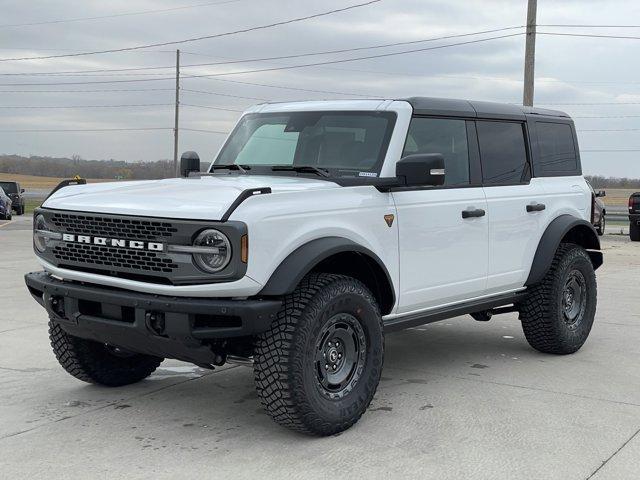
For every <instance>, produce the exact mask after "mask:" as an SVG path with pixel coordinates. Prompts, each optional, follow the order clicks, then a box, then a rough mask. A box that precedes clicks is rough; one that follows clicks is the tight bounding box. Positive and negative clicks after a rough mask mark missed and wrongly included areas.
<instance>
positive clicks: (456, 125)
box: [393, 117, 488, 313]
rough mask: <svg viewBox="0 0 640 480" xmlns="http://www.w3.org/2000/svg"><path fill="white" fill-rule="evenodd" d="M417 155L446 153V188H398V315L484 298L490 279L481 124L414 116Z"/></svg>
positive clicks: (410, 147)
mask: <svg viewBox="0 0 640 480" xmlns="http://www.w3.org/2000/svg"><path fill="white" fill-rule="evenodd" d="M415 153H440V154H442V155H443V157H444V159H445V185H444V186H443V187H430V188H420V189H411V190H405V191H396V192H394V193H393V198H394V201H395V203H396V208H397V215H398V228H399V250H400V252H399V257H400V298H399V302H398V311H397V313H406V312H411V311H417V310H424V309H429V308H433V307H438V306H443V305H447V304H452V303H458V302H461V301H464V300H468V299H471V298H474V297H478V296H482V295H483V294H484V292H485V289H486V281H487V261H488V258H487V250H488V245H487V242H488V217H487V215H486V210H487V202H486V199H485V194H484V190H483V188H482V187H481V186H480V184H479V166H477V158H478V154H477V141H476V138H475V128H474V127H473V122H469V121H465V120H461V119H445V118H434V117H415V118H413V120H412V122H411V125H410V127H409V133H408V136H407V142H406V145H405V151H404V155H410V154H415ZM404 155H403V156H404ZM470 159H471V160H470ZM463 212H464V213H463Z"/></svg>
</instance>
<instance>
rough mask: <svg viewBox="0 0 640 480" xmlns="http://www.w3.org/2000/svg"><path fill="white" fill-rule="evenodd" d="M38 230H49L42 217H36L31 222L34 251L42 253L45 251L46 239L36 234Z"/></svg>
mask: <svg viewBox="0 0 640 480" xmlns="http://www.w3.org/2000/svg"><path fill="white" fill-rule="evenodd" d="M39 230H43V231H48V230H49V226H48V225H47V222H46V221H45V219H44V216H43V215H38V216H37V217H36V218H35V220H34V221H33V246H34V247H35V248H36V250H38V251H39V252H40V253H42V252H44V251H45V250H46V249H47V239H46V237H45V236H44V235H39V234H38V231H39Z"/></svg>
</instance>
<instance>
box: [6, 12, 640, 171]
mask: <svg viewBox="0 0 640 480" xmlns="http://www.w3.org/2000/svg"><path fill="white" fill-rule="evenodd" d="M189 3H199V2H197V1H192V2H189V0H181V1H178V0H176V1H168V0H167V1H162V2H158V1H151V0H149V1H141V0H129V1H126V2H125V1H111V2H80V1H70V0H66V1H65V0H57V1H51V2H38V4H37V5H34V3H33V2H26V3H25V2H13V1H8V0H5V1H4V2H2V12H3V15H2V19H1V20H0V23H2V24H12V23H25V22H30V21H41V20H51V19H59V18H75V17H84V16H99V15H109V14H117V13H122V12H129V11H140V10H148V9H158V8H172V7H175V6H182V5H188V4H189ZM350 3H351V2H350ZM353 3H357V2H355V1H354V2H353ZM345 4H346V2H340V1H337V0H331V1H324V2H300V1H295V0H243V1H240V2H236V3H230V4H226V5H218V6H209V7H201V8H194V9H185V10H177V11H172V12H165V13H157V14H152V15H141V16H131V17H118V18H111V19H102V20H95V21H86V22H74V23H68V24H51V25H41V26H34V27H19V28H0V46H1V48H0V57H13V56H32V55H42V54H47V53H58V52H61V53H63V52H73V51H83V50H100V49H109V48H119V47H123V46H129V45H136V44H143V43H152V42H159V41H171V40H176V39H180V38H186V37H195V36H198V35H207V34H212V33H217V32H223V31H228V30H232V29H236V28H244V27H249V26H254V25H260V24H264V23H268V22H272V21H278V20H282V19H286V18H290V17H294V16H303V15H307V14H309V13H315V12H319V11H323V10H328V9H330V8H340V7H343V6H344V5H345ZM538 8H539V15H538V22H539V23H540V24H557V23H582V24H629V23H633V19H640V4H638V3H637V2H631V1H624V0H617V1H608V2H603V1H598V2H596V1H577V0H576V1H554V2H551V1H548V0H541V1H540V5H539V7H538ZM525 14H526V1H524V0H482V1H480V0H471V1H468V0H464V1H463V0H458V1H437V0H385V1H383V2H381V3H379V4H375V5H372V6H370V7H365V8H361V9H356V10H353V11H349V12H345V13H341V14H337V15H335V16H328V17H324V18H319V19H315V20H311V21H308V22H304V23H298V24H292V25H288V26H283V27H277V28H274V29H270V30H262V31H256V32H252V33H248V34H242V35H237V36H233V37H227V38H220V39H214V40H207V41H203V42H196V43H192V44H185V45H182V46H180V48H181V50H182V51H183V55H182V62H183V64H188V63H204V62H214V61H216V60H224V59H229V58H232V59H243V58H255V57H268V56H277V55H288V54H297V53H303V52H312V51H322V50H331V49H341V48H350V47H360V46H367V45H375V44H381V43H392V42H402V41H410V40H418V39H424V38H429V37H437V36H443V35H450V34H457V33H465V32H471V31H478V30H485V29H492V28H500V27H505V26H516V25H522V24H523V23H524V21H525ZM540 30H541V31H566V30H563V29H561V28H559V27H540ZM581 31H586V32H595V33H617V31H616V30H615V29H612V30H603V29H598V30H588V29H582V30H581ZM632 32H633V33H637V32H638V30H632V29H628V30H625V31H624V34H633V33H632ZM507 33H508V32H507ZM455 41H456V40H450V41H442V42H436V43H434V44H433V45H437V44H442V43H453V42H455ZM419 46H421V45H417V46H415V47H419ZM424 46H427V44H424ZM537 47H538V48H537V54H538V55H537V66H536V78H537V84H536V103H538V104H541V105H542V104H556V103H597V102H601V103H603V102H640V80H637V78H638V76H639V75H638V73H639V70H640V67H638V65H637V62H632V61H631V60H632V59H634V58H637V57H638V49H640V41H634V40H607V39H585V38H567V37H551V36H539V38H538V45H537ZM409 48H411V47H394V48H389V49H381V50H367V51H362V52H355V53H345V54H335V55H327V56H318V57H311V58H301V59H290V60H279V61H269V62H253V63H244V64H234V65H226V66H217V67H215V66H211V67H198V68H185V69H183V73H184V74H187V75H188V74H194V75H195V74H218V73H223V72H231V71H238V70H251V69H260V68H266V67H274V66H283V65H296V64H300V63H307V62H313V61H321V60H329V59H337V58H350V57H355V56H364V55H367V54H371V53H382V52H390V51H401V50H405V49H409ZM523 53H524V38H523V37H521V36H520V37H513V38H505V39H500V40H494V41H491V42H486V43H478V44H473V45H462V46H458V47H452V48H447V49H441V50H433V51H426V52H418V53H412V54H407V55H399V56H395V57H386V58H380V59H370V60H361V61H357V62H350V63H341V64H335V65H326V66H321V67H320V66H319V67H308V68H302V69H293V70H282V71H274V72H262V73H253V74H242V75H233V76H224V77H218V78H215V79H204V78H185V79H184V81H183V88H185V89H192V90H208V91H214V92H219V93H224V94H227V95H238V96H249V97H259V98H265V99H269V100H301V99H317V98H346V96H342V95H331V94H322V93H311V92H302V91H296V90H286V89H278V88H268V87H260V86H252V85H244V84H239V83H234V82H231V81H230V80H232V81H242V82H251V83H261V84H273V85H284V86H290V87H296V88H303V89H310V90H327V91H336V92H347V93H358V94H367V95H371V96H388V97H402V96H407V95H428V96H439V97H457V98H473V99H480V100H495V101H504V102H519V101H521V96H522V80H521V79H522V62H523V60H522V57H523ZM174 55H175V53H174V51H173V48H170V47H167V48H155V49H152V51H135V52H128V53H120V54H105V55H96V56H90V57H77V58H61V59H52V60H37V61H35V60H34V61H25V62H5V63H0V73H16V72H37V71H64V70H82V69H99V68H128V67H138V66H158V65H172V64H173V62H174ZM123 73H124V72H123ZM145 73H158V74H159V75H160V76H163V75H165V74H167V75H171V74H172V72H171V70H166V71H165V70H162V71H159V72H156V71H153V72H145ZM148 78H151V77H150V76H149V75H138V74H136V75H134V74H129V75H126V76H125V75H121V74H119V75H115V74H110V75H105V76H81V77H80V76H76V77H62V76H58V77H36V76H31V77H27V76H24V77H22V76H21V77H12V76H0V83H3V84H4V83H18V84H21V85H23V86H20V85H18V86H11V87H10V86H0V105H2V106H11V105H13V106H20V105H25V106H26V105H40V106H56V105H103V104H104V105H108V104H130V103H132V104H147V103H172V102H173V92H172V91H171V89H172V88H173V81H172V80H171V79H167V80H160V81H148V82H147V81H145V82H134V83H113V84H94V85H57V86H44V85H43V86H40V87H37V86H24V84H26V83H50V82H85V81H86V82H92V81H106V80H130V79H148ZM625 82H626V83H625ZM125 89H126V90H128V89H136V90H147V89H149V90H148V91H135V92H133V91H131V92H122V91H121V92H94V93H77V92H73V91H69V90H125ZM9 90H55V91H56V92H54V93H8V91H9ZM65 90H67V91H69V92H66V93H65V92H64V91H65ZM2 92H7V93H2ZM182 101H183V102H184V103H189V104H195V105H204V106H220V107H223V108H229V109H243V108H245V107H247V106H248V105H250V104H251V103H255V101H254V100H249V99H241V98H233V97H224V96H215V95H205V94H198V93H191V92H183V98H182ZM551 108H557V109H561V110H565V111H567V112H568V113H570V114H572V115H573V116H576V117H585V116H617V115H631V116H632V115H639V118H608V119H599V118H598V119H591V118H576V125H577V127H578V129H580V130H593V129H622V128H640V105H601V106H589V105H564V106H554V107H551ZM237 117H238V114H237V113H233V112H225V111H217V110H209V109H203V108H194V107H187V106H185V107H184V108H183V109H182V111H181V126H183V127H187V128H195V129H205V130H216V131H227V130H229V129H230V128H232V126H233V124H234V122H235V120H236V119H237ZM172 125H173V109H172V107H171V106H155V107H140V108H95V109H60V110H58V109H2V108H0V130H2V129H74V128H117V127H123V128H136V127H166V128H170V127H172ZM223 139H224V136H223V135H219V134H213V133H199V132H188V131H184V132H182V134H181V142H180V143H181V150H187V149H189V150H191V149H193V150H197V151H198V152H199V153H200V154H201V157H202V158H203V159H211V158H212V157H213V155H215V152H216V151H217V149H218V148H219V145H220V143H221V142H222V140H223ZM172 141H173V140H172V132H171V131H170V130H166V131H148V132H141V131H133V132H105V133H11V134H9V133H0V152H2V153H18V154H37V155H53V156H70V155H72V154H74V153H76V154H80V155H82V156H83V157H85V158H103V159H107V158H115V159H122V160H130V161H138V160H155V159H160V158H169V157H171V154H172ZM580 143H581V147H582V149H583V150H592V149H605V150H610V149H640V132H633V131H628V132H582V133H580ZM639 153H640V152H637V153H636V152H630V153H589V152H585V153H584V154H583V163H584V169H585V172H587V173H599V174H605V175H616V176H635V177H640V162H638V161H637V157H638V154H639Z"/></svg>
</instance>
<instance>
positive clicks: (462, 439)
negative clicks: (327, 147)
mask: <svg viewBox="0 0 640 480" xmlns="http://www.w3.org/2000/svg"><path fill="white" fill-rule="evenodd" d="M14 219H15V221H13V222H11V223H6V222H2V223H0V305H1V306H2V312H3V315H2V319H0V452H1V454H0V478H7V479H18V478H29V479H36V478H43V479H44V478H46V479H51V478H56V479H60V478H82V479H87V478H91V479H94V478H105V479H106V478H109V479H114V478H128V479H137V478H153V479H175V478H220V479H226V478H234V479H245V478H246V479H255V478H269V479H271V478H276V479H289V478H304V479H315V478H318V479H326V478H337V479H340V478H351V479H360V478H363V479H365V478H366V479H377V478H421V479H491V480H495V479H521V478H522V479H538V478H540V479H562V480H572V479H576V480H579V479H580V480H584V479H590V478H593V479H599V480H603V479H611V480H623V479H637V478H639V477H640V433H639V432H640V388H639V385H640V368H638V364H639V363H640V243H632V242H630V241H629V239H628V237H623V236H614V235H606V236H605V237H603V246H604V252H605V264H604V266H603V267H602V268H601V269H600V270H598V275H597V276H598V286H599V297H598V312H597V317H596V322H595V325H594V328H593V331H592V334H591V337H590V338H589V340H588V341H587V343H586V345H585V346H584V347H583V349H582V350H580V351H579V352H578V353H576V354H574V355H570V356H564V357H559V356H551V355H544V354H541V353H538V352H536V351H534V350H532V349H531V348H530V347H529V346H528V344H527V342H526V340H525V339H524V336H523V334H522V330H521V328H520V325H519V322H518V320H517V317H516V315H515V314H506V315H500V316H496V317H494V318H493V319H492V320H491V321H490V322H487V323H481V322H475V321H473V320H472V319H471V318H470V317H468V316H465V317H459V318H455V319H452V320H448V321H444V322H440V323H435V324H432V325H428V326H423V327H418V328H416V329H411V330H407V331H403V332H399V333H394V334H390V335H388V336H387V338H386V357H385V367H384V371H383V378H382V382H381V384H380V387H379V388H378V392H377V394H376V397H375V399H374V401H373V404H372V406H371V408H370V409H369V411H368V412H367V413H366V414H365V415H364V416H363V417H362V419H361V420H360V422H359V423H358V424H357V425H356V426H355V427H354V428H352V429H350V430H349V431H347V432H345V433H343V434H341V435H338V436H335V437H330V438H322V439H318V438H310V437H306V436H301V435H299V434H295V433H292V432H289V431H288V430H285V429H283V428H281V427H279V426H277V425H276V424H274V423H273V422H272V421H271V420H270V419H269V417H268V416H267V415H265V414H264V413H263V411H262V409H261V407H260V404H259V401H258V399H257V397H256V395H255V392H254V387H253V378H252V372H251V370H250V369H249V368H246V367H238V366H234V367H223V368H220V369H216V370H214V371H208V370H203V369H200V368H198V367H195V366H193V365H189V364H185V363H181V362H177V361H165V362H164V363H163V364H162V365H161V367H160V368H159V369H158V370H157V372H156V373H155V374H153V375H152V376H151V377H150V378H149V379H148V380H145V381H143V382H141V383H139V384H136V385H132V386H127V387H122V388H117V389H109V388H105V387H99V386H92V385H87V384H84V383H82V382H80V381H78V380H76V379H74V378H72V377H71V376H69V375H68V374H66V373H65V372H64V371H63V370H62V368H61V367H59V365H58V364H57V362H56V360H55V358H54V356H53V354H52V353H51V350H50V347H49V341H48V338H47V324H46V323H47V319H46V316H45V313H44V311H43V310H42V308H41V307H40V306H39V305H37V304H36V302H35V301H33V300H32V299H31V297H30V296H29V294H28V293H27V290H26V288H25V286H24V283H23V279H22V276H23V274H24V273H25V272H28V271H31V270H35V269H38V266H37V262H36V261H35V259H34V256H33V253H32V251H31V223H30V219H29V218H28V217H22V218H21V217H14Z"/></svg>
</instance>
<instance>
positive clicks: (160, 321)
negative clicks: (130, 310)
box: [144, 312, 166, 337]
mask: <svg viewBox="0 0 640 480" xmlns="http://www.w3.org/2000/svg"><path fill="white" fill-rule="evenodd" d="M144 318H145V322H146V324H147V328H148V329H149V330H151V331H152V332H153V333H155V334H156V335H159V336H161V337H166V334H165V329H166V323H165V319H164V313H162V312H147V313H145V315H144Z"/></svg>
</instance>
